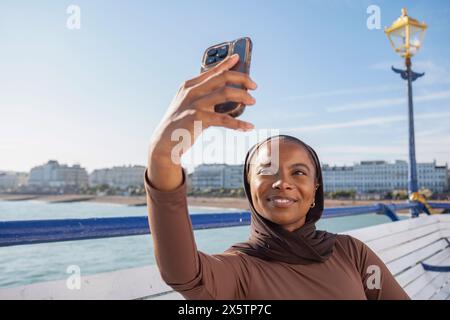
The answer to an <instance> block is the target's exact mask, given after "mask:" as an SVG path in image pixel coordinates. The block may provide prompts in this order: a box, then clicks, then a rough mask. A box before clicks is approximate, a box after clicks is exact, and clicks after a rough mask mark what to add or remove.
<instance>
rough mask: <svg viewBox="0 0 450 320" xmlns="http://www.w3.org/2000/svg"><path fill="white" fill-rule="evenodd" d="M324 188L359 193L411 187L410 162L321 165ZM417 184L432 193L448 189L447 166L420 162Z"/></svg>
mask: <svg viewBox="0 0 450 320" xmlns="http://www.w3.org/2000/svg"><path fill="white" fill-rule="evenodd" d="M322 173H323V180H324V190H325V191H326V192H335V191H339V190H354V191H356V192H357V193H368V192H387V191H391V190H395V189H403V190H407V189H408V163H407V162H406V161H402V160H396V161H395V163H387V162H386V161H362V162H361V163H359V164H355V165H353V166H329V165H323V166H322ZM417 175H418V177H417V178H418V184H419V189H420V188H427V189H430V190H431V191H433V192H444V191H447V190H448V167H447V164H446V165H445V166H438V165H436V161H434V162H432V163H418V164H417Z"/></svg>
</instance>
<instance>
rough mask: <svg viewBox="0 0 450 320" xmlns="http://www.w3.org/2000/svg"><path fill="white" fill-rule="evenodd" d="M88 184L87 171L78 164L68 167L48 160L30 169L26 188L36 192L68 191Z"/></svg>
mask: <svg viewBox="0 0 450 320" xmlns="http://www.w3.org/2000/svg"><path fill="white" fill-rule="evenodd" d="M88 183H89V179H88V174H87V171H86V169H85V168H83V167H81V166H80V165H79V164H75V165H73V166H68V165H66V164H59V163H58V161H56V160H50V161H48V162H47V163H46V164H43V165H40V166H37V167H34V168H32V169H31V171H30V175H29V177H28V183H27V185H28V188H30V189H36V190H38V189H39V190H46V189H60V190H68V189H78V188H83V187H87V186H88Z"/></svg>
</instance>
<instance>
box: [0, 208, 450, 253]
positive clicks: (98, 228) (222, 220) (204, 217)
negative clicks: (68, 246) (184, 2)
mask: <svg viewBox="0 0 450 320" xmlns="http://www.w3.org/2000/svg"><path fill="white" fill-rule="evenodd" d="M429 205H430V206H431V207H432V208H434V209H445V210H450V204H449V203H435V202H431V203H429ZM410 208H418V209H419V210H420V211H426V210H425V208H424V207H423V205H421V204H418V203H404V204H388V205H386V204H382V203H378V204H374V205H369V206H355V207H339V208H326V209H325V210H324V213H323V215H322V218H335V217H344V216H354V215H360V214H369V213H376V214H384V215H386V216H388V217H389V218H390V219H391V220H392V221H397V220H399V218H398V216H397V214H396V211H397V210H404V209H410ZM190 217H191V221H192V226H193V228H194V230H198V229H212V228H224V227H233V226H245V225H249V224H250V213H249V212H248V211H244V212H233V213H213V214H193V215H190ZM148 233H149V225H148V220H147V217H146V216H142V217H117V218H91V219H64V220H28V221H3V222H0V247H5V246H15V245H24V244H37V243H46V242H59V241H71V240H86V239H99V238H111V237H125V236H135V235H143V234H148Z"/></svg>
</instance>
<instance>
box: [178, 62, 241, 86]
mask: <svg viewBox="0 0 450 320" xmlns="http://www.w3.org/2000/svg"><path fill="white" fill-rule="evenodd" d="M238 61H239V55H238V54H237V53H235V54H233V55H231V56H229V57H226V58H225V59H224V60H223V61H221V62H220V63H219V64H217V65H215V66H214V67H212V68H211V69H209V70H208V71H205V72H203V73H201V74H200V75H198V76H197V77H195V78H192V79H190V80H187V81H186V82H185V83H184V86H185V87H186V88H190V87H192V86H195V85H197V84H199V83H200V82H203V81H204V80H205V79H207V78H209V77H211V76H212V75H214V74H216V73H219V72H221V71H223V70H230V69H231V68H233V67H234V65H235V64H236V63H237V62H238Z"/></svg>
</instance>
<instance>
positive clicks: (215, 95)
mask: <svg viewBox="0 0 450 320" xmlns="http://www.w3.org/2000/svg"><path fill="white" fill-rule="evenodd" d="M237 61H238V56H231V57H229V58H228V59H226V60H224V61H223V62H222V63H221V64H219V65H217V66H216V67H214V68H212V69H211V70H209V71H207V72H205V73H203V74H200V75H199V76H198V77H196V78H193V79H191V80H188V81H186V82H184V83H183V85H182V86H181V87H180V89H179V90H178V92H177V94H176V95H175V98H174V99H173V101H172V103H171V105H170V107H169V109H168V111H167V113H166V115H165V116H164V118H163V120H162V121H161V123H160V125H159V127H158V129H157V130H156V131H155V134H154V136H153V138H152V142H151V144H150V150H149V157H148V168H147V171H146V175H145V185H146V191H147V205H148V213H149V224H150V229H151V234H152V237H153V243H154V251H155V257H156V261H157V264H158V267H159V269H160V272H161V276H162V278H163V280H164V281H165V282H166V283H167V284H169V285H170V286H172V287H173V288H174V289H175V290H177V291H179V292H181V293H182V294H183V295H184V296H185V297H187V298H197V299H199V298H201V299H208V298H229V299H230V298H233V297H236V295H237V296H239V293H236V288H243V287H245V284H244V283H239V282H240V281H246V280H245V279H246V278H247V277H239V273H240V272H241V271H242V270H240V268H241V267H240V266H241V265H240V264H239V263H231V262H230V261H231V260H230V259H221V258H217V257H212V256H208V255H205V254H202V253H200V252H197V247H196V244H195V239H194V234H193V231H192V225H191V222H190V219H189V215H188V208H187V199H186V184H185V177H184V172H183V169H182V167H181V165H180V157H181V155H182V154H183V153H184V152H186V151H187V150H188V149H189V148H190V147H191V146H192V145H193V144H194V142H195V141H194V140H195V139H196V138H198V136H194V122H195V121H200V122H199V123H197V125H196V126H195V128H196V131H197V130H198V128H199V127H200V128H201V130H205V129H206V128H208V127H210V126H222V127H226V128H231V129H241V130H248V129H252V128H253V125H252V124H250V123H247V122H244V121H241V120H237V119H234V118H232V117H230V116H228V115H226V114H219V113H216V112H214V105H216V104H220V103H224V102H226V101H235V102H242V103H244V104H246V105H252V104H254V103H255V100H254V98H253V97H251V96H250V94H248V92H247V91H246V90H244V89H237V88H232V87H229V86H227V84H239V85H242V86H243V87H244V88H248V89H255V88H256V84H255V83H254V82H253V81H252V80H251V79H250V78H249V77H248V76H247V75H245V74H242V73H239V72H234V71H230V70H229V69H230V68H231V67H233V66H234V65H235V64H236V62H237ZM198 124H200V126H199V125H198ZM175 130H182V132H183V133H184V136H185V138H186V139H184V140H185V141H181V142H180V141H172V134H173V133H174V132H175ZM178 132H180V131H178ZM197 134H198V132H196V135H197ZM180 143H181V145H180ZM231 259H236V257H231ZM233 268H234V269H235V270H234V271H233ZM242 279H244V280H242Z"/></svg>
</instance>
